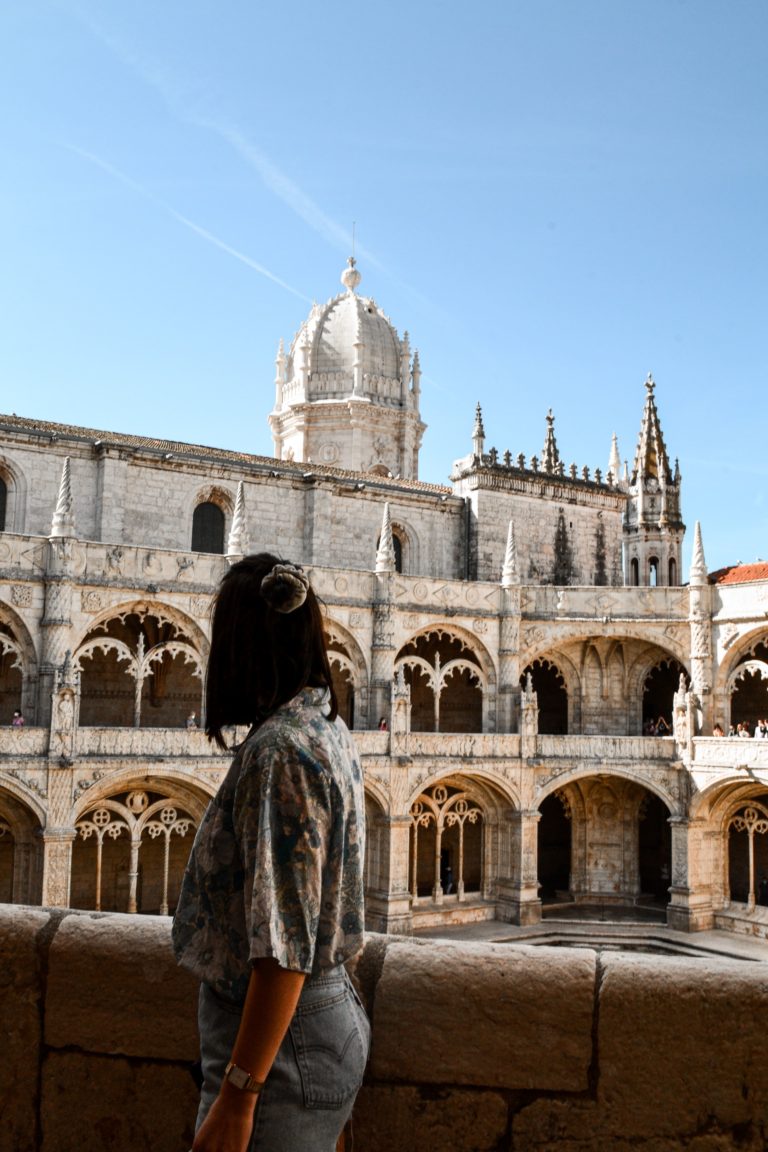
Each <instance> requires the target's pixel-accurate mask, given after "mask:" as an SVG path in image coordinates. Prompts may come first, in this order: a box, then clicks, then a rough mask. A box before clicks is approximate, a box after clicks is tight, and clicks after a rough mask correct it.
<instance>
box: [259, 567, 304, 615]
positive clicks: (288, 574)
mask: <svg viewBox="0 0 768 1152" xmlns="http://www.w3.org/2000/svg"><path fill="white" fill-rule="evenodd" d="M308 588H309V580H308V579H307V577H306V576H305V575H304V572H303V571H302V570H301V568H298V567H296V566H294V565H293V564H275V566H274V568H273V569H272V571H271V572H268V573H267V575H266V576H265V577H264V579H263V580H262V582H261V586H260V588H259V592H260V594H261V595H262V596H263V597H264V599H265V600H266V602H267V604H268V605H269V607H270V608H271V609H272V610H273V611H274V612H283V613H287V612H295V611H296V609H297V608H301V606H302V604H303V603H304V601H305V600H306V598H307V590H308Z"/></svg>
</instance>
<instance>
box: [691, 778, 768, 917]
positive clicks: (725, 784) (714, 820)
mask: <svg viewBox="0 0 768 1152" xmlns="http://www.w3.org/2000/svg"><path fill="white" fill-rule="evenodd" d="M755 802H757V803H758V805H762V806H763V807H768V777H766V776H765V774H763V777H762V778H761V777H759V776H753V775H750V777H749V778H745V777H744V775H743V774H740V775H738V776H736V775H735V774H734V775H733V776H729V777H728V778H726V779H720V780H718V781H717V782H716V783H714V784H712V785H710V786H709V787H708V788H706V789H705V790H704V791H703V792H701V793H698V794H697V795H696V796H695V798H694V801H693V803H692V805H691V818H692V819H694V820H700V821H701V823H702V826H703V828H704V829H705V830H706V834H708V837H709V840H710V843H711V845H712V866H711V883H712V904H713V907H714V908H716V909H718V908H727V907H728V906H729V905H734V904H735V905H736V906H738V905H739V904H744V905H745V907H746V908H747V909H748V908H749V900H748V896H749V891H748V890H747V892H746V896H747V899H745V900H740V899H737V898H736V897H734V896H733V895H732V892H731V886H732V880H733V873H734V871H735V869H734V867H733V866H734V863H736V861H734V860H733V852H732V848H733V847H734V845H733V843H732V840H733V837H732V836H731V823H732V820H733V818H734V816H736V815H737V814H738V813H739V812H740V811H741V810H742V809H745V808H748V807H754V806H755ZM755 846H756V847H757V848H758V851H757V852H756V853H755V856H756V859H755V861H754V864H755V878H756V880H757V882H758V887H759V880H760V878H761V874H762V871H763V867H764V870H765V872H766V873H767V874H768V855H766V851H765V850H766V848H768V838H766V837H764V836H758V837H756V838H755V839H754V841H753V847H755ZM747 847H748V845H747ZM745 857H746V858H745ZM748 857H749V853H748V851H747V852H746V853H745V852H743V851H742V853H741V860H740V861H738V864H739V865H740V871H741V873H742V877H743V875H744V873H745V869H746V867H748V864H749V859H748ZM737 870H738V869H737ZM737 888H738V884H737ZM742 894H743V891H742ZM755 895H756V897H758V896H759V893H758V892H757V890H756V892H755ZM755 902H756V903H760V900H759V898H757V899H756V901H755Z"/></svg>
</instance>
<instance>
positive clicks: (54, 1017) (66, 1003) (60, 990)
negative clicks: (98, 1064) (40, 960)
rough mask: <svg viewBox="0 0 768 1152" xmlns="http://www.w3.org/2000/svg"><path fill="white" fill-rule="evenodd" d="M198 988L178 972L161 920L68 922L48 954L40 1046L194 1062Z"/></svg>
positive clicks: (73, 918)
mask: <svg viewBox="0 0 768 1152" xmlns="http://www.w3.org/2000/svg"><path fill="white" fill-rule="evenodd" d="M197 987H198V986H197V983H196V982H195V981H194V980H193V979H192V978H191V977H190V976H189V975H188V974H187V973H186V972H184V971H183V970H182V969H180V968H179V967H178V966H177V965H176V961H175V959H174V956H173V952H172V951H171V945H170V932H169V926H168V920H166V919H165V918H163V917H160V916H141V917H139V916H127V915H109V916H101V915H99V914H92V915H70V916H67V917H66V919H65V920H64V921H63V923H62V925H61V927H60V928H59V931H58V933H57V934H56V938H55V940H54V942H53V945H52V947H51V953H50V968H49V975H48V994H47V999H46V1013H45V1042H46V1044H48V1045H49V1046H51V1047H53V1048H65V1047H66V1048H69V1047H77V1048H83V1049H86V1050H88V1051H91V1052H104V1053H111V1054H120V1055H125V1056H142V1057H145V1058H146V1057H150V1058H157V1059H166V1060H169V1059H170V1060H194V1059H196V1056H197V1051H198V1045H197V1027H196V1021H197ZM148 1020H156V1021H157V1024H156V1027H154V1028H148V1027H147V1021H148Z"/></svg>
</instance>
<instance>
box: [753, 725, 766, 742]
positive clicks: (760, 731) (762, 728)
mask: <svg viewBox="0 0 768 1152" xmlns="http://www.w3.org/2000/svg"><path fill="white" fill-rule="evenodd" d="M755 740H768V721H765V720H758V722H757V724H756V725H755Z"/></svg>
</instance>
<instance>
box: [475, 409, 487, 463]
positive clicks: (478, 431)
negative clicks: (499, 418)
mask: <svg viewBox="0 0 768 1152" xmlns="http://www.w3.org/2000/svg"><path fill="white" fill-rule="evenodd" d="M484 444H485V428H483V410H482V408H481V407H480V403H479V402H478V405H477V408H476V409H475V426H474V428H473V429H472V450H473V452H474V454H475V456H477V457H478V459H482V455H483V446H484Z"/></svg>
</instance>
